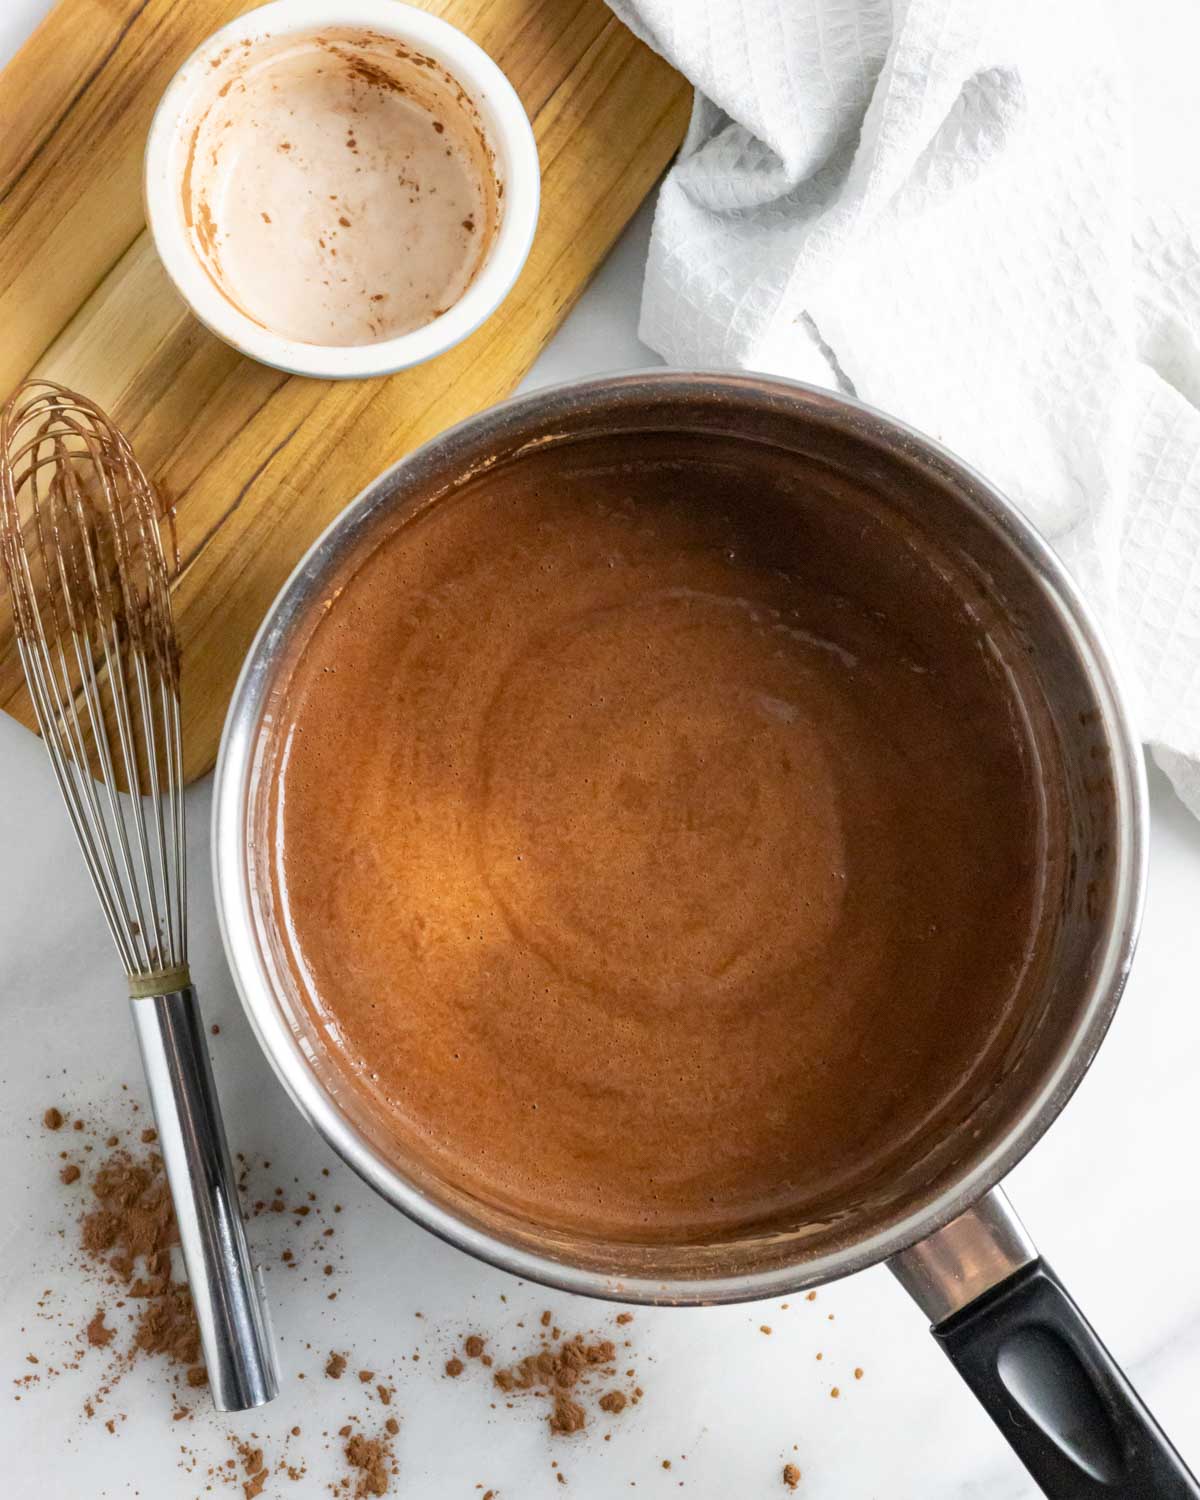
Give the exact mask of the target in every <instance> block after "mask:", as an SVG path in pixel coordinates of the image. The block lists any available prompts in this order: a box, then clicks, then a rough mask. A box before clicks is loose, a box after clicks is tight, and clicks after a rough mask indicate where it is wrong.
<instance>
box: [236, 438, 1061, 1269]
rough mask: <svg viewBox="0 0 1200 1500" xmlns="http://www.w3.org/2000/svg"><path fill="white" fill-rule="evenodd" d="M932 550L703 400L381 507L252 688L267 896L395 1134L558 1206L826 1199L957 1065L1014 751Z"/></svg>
mask: <svg viewBox="0 0 1200 1500" xmlns="http://www.w3.org/2000/svg"><path fill="white" fill-rule="evenodd" d="M960 585H961V580H960V579H959V578H957V577H956V575H955V568H954V565H953V561H952V560H950V559H947V557H945V556H944V555H943V554H942V553H940V552H939V550H938V548H937V547H936V545H935V544H934V543H932V542H931V541H930V540H929V539H928V538H922V537H920V536H917V535H914V534H912V532H911V528H909V529H907V530H906V529H905V527H903V526H902V525H901V524H900V523H899V522H898V521H897V520H896V519H895V518H894V517H892V516H891V515H890V514H889V513H888V510H887V508H886V506H884V505H882V504H881V503H877V502H876V501H875V500H874V499H873V498H872V496H871V494H870V491H869V490H868V489H867V488H866V487H865V486H863V487H859V486H856V485H854V484H853V483H851V482H849V481H847V480H845V479H842V478H838V477H836V476H833V475H830V474H827V473H825V472H823V471H821V470H820V469H819V468H818V466H816V465H815V464H814V465H813V466H812V468H811V471H809V470H806V469H805V468H804V466H803V464H802V463H801V461H800V460H797V461H796V463H795V464H794V465H793V466H792V468H791V469H790V470H789V471H788V473H787V476H786V478H781V477H780V474H779V470H778V466H777V465H776V466H775V467H774V468H772V466H771V465H770V464H769V463H767V461H766V460H765V459H764V460H763V461H762V462H759V461H758V460H756V459H754V458H753V456H751V457H749V458H748V457H747V455H746V452H745V451H744V448H743V447H740V446H737V445H735V444H733V443H732V441H730V440H726V439H723V438H719V437H713V438H710V439H703V438H699V437H694V436H693V437H691V438H689V439H688V440H687V442H686V443H683V442H678V441H676V440H674V439H672V438H671V437H669V436H658V435H649V436H637V437H633V436H626V437H617V438H613V439H605V440H602V441H601V440H596V441H589V442H586V443H578V444H575V445H573V446H572V447H571V448H570V449H569V450H564V449H561V448H557V449H556V448H549V449H546V450H544V451H541V452H536V453H533V454H527V455H525V456H524V457H523V458H522V459H521V460H520V461H519V462H515V463H510V464H508V465H507V466H502V467H500V468H499V469H497V470H495V471H492V472H491V473H488V474H485V475H482V476H480V477H478V478H476V479H474V480H472V481H471V482H469V483H467V484H466V485H464V486H463V487H461V488H460V489H459V490H457V491H456V492H454V493H452V494H451V495H449V496H447V497H445V498H444V499H442V500H440V501H438V502H436V503H434V504H433V505H431V506H428V507H426V508H425V509H423V510H421V511H419V512H417V513H416V514H415V515H413V516H411V517H409V518H407V519H406V520H405V521H404V523H403V524H401V525H399V526H397V527H394V528H393V529H392V530H391V532H390V534H389V535H387V536H386V537H382V538H381V539H380V540H379V542H378V545H377V546H375V548H374V550H373V551H371V552H370V554H369V555H367V556H366V557H365V558H363V559H362V560H361V561H360V562H359V564H358V565H357V567H356V568H355V570H354V571H353V573H352V576H349V577H348V578H346V579H345V580H343V582H342V585H341V586H340V587H339V589H338V590H337V592H336V594H335V595H333V596H332V597H331V599H330V601H329V607H328V608H327V609H326V610H325V612H324V613H323V615H322V616H321V619H320V621H319V623H318V624H316V625H315V627H314V628H313V629H312V632H311V634H310V636H309V639H308V641H307V644H306V646H305V648H304V650H303V652H302V654H301V655H300V656H299V658H298V660H297V661H296V663H295V666H294V670H293V674H292V677H291V680H290V687H289V690H288V692H287V695H286V701H285V702H284V703H283V705H282V712H281V713H280V714H279V715H278V716H277V717H276V728H275V730H274V734H275V737H276V738H275V751H274V757H275V774H274V780H273V782H272V787H273V790H272V793H271V807H270V815H269V822H270V828H269V832H268V838H269V844H268V847H270V848H271V849H272V850H273V851H274V856H273V865H272V876H271V884H272V887H273V889H272V890H271V891H270V892H268V893H266V894H265V897H264V902H265V905H264V909H265V911H266V919H267V921H268V923H269V924H270V925H272V926H273V929H274V931H275V933H276V936H277V938H278V940H279V942H280V944H281V945H282V946H283V948H284V949H285V950H286V955H287V962H288V964H289V966H290V968H291V970H292V974H293V978H294V980H295V983H296V986H297V988H298V990H299V991H300V993H301V996H302V999H303V1003H304V1005H305V1006H306V1007H307V1009H308V1011H309V1013H310V1014H311V1016H312V1018H313V1020H314V1022H315V1033H314V1034H320V1035H323V1037H324V1039H325V1044H326V1045H329V1046H331V1047H332V1048H333V1052H334V1054H335V1056H336V1059H337V1063H338V1066H339V1067H340V1068H341V1069H342V1071H343V1074H344V1077H345V1080H346V1084H347V1086H348V1087H351V1088H353V1089H356V1090H359V1091H363V1092H364V1093H365V1094H367V1095H369V1096H370V1097H371V1099H372V1100H373V1101H374V1104H375V1106H376V1107H378V1108H379V1109H381V1110H383V1111H385V1112H386V1114H387V1116H388V1117H389V1119H390V1120H391V1122H392V1125H393V1128H394V1141H395V1150H396V1152H397V1154H398V1155H399V1156H400V1157H402V1158H404V1157H408V1158H410V1159H412V1160H413V1161H418V1160H419V1161H420V1162H421V1163H422V1164H423V1167H424V1169H426V1170H432V1171H435V1172H437V1173H440V1174H442V1175H443V1176H444V1177H446V1178H447V1179H448V1180H450V1181H452V1182H453V1183H455V1184H456V1185H457V1186H458V1187H460V1188H462V1189H465V1190H466V1191H468V1192H470V1193H472V1194H474V1195H476V1196H477V1197H478V1198H479V1199H480V1200H481V1201H484V1202H487V1203H491V1204H496V1205H501V1206H503V1207H506V1208H509V1209H511V1210H515V1211H517V1212H519V1213H521V1214H523V1215H527V1216H529V1217H530V1218H531V1219H533V1220H534V1221H536V1222H539V1223H542V1224H547V1225H551V1226H556V1227H560V1228H563V1229H566V1230H569V1231H577V1232H586V1233H590V1234H595V1235H598V1236H608V1237H617V1238H621V1237H624V1238H629V1239H642V1240H646V1241H661V1240H673V1241H674V1240H684V1239H695V1238H696V1237H702V1238H710V1239H711V1238H719V1237H722V1236H729V1235H735V1234H739V1233H743V1232H745V1231H746V1229H747V1228H748V1227H751V1226H758V1227H762V1226H767V1227H769V1226H772V1225H779V1226H794V1225H795V1224H797V1223H803V1222H806V1221H809V1222H811V1221H814V1220H816V1219H818V1218H821V1217H828V1216H831V1215H836V1214H838V1213H839V1212H842V1211H844V1210H845V1209H846V1207H847V1205H849V1204H851V1203H853V1201H854V1200H855V1196H856V1195H857V1194H860V1193H862V1192H863V1191H865V1189H866V1186H867V1185H868V1184H871V1183H877V1182H878V1181H880V1180H881V1179H886V1177H887V1174H888V1173H889V1172H890V1171H893V1170H895V1169H897V1164H905V1165H907V1164H910V1163H911V1162H912V1160H913V1159H914V1158H915V1157H918V1156H919V1155H920V1152H921V1151H922V1150H923V1149H924V1147H925V1145H928V1144H932V1143H934V1142H936V1141H937V1140H938V1139H939V1138H940V1135H941V1134H943V1133H944V1132H945V1130H946V1129H947V1122H948V1121H951V1120H955V1119H958V1118H960V1117H961V1116H962V1115H963V1114H965V1113H966V1112H967V1110H968V1108H969V1105H970V1102H971V1100H972V1098H974V1097H975V1096H977V1094H978V1092H979V1090H980V1089H981V1088H984V1087H985V1086H986V1082H985V1081H986V1078H987V1077H988V1075H989V1070H991V1069H994V1067H995V1062H996V1058H997V1056H998V1055H999V1053H1000V1051H1001V1049H1003V1048H1004V1047H1005V1046H1007V1045H1009V1044H1010V1043H1011V1040H1012V1037H1013V1035H1014V1029H1015V1027H1016V1026H1017V1024H1018V1016H1017V1012H1018V1010H1019V1006H1018V1003H1017V1001H1018V994H1019V991H1020V987H1021V983H1022V976H1023V973H1024V970H1025V967H1026V965H1027V964H1028V962H1029V960H1030V955H1031V952H1032V951H1033V947H1034V933H1035V931H1036V927H1037V921H1038V915H1039V905H1040V902H1041V899H1042V882H1041V870H1042V866H1043V858H1042V849H1043V842H1044V837H1045V830H1044V828H1043V826H1042V825H1043V817H1044V814H1043V812H1042V809H1041V800H1040V796H1039V789H1038V768H1037V765H1036V761H1035V758H1034V755H1033V752H1032V749H1031V745H1030V741H1029V735H1028V730H1027V727H1026V723H1025V718H1024V715H1023V712H1022V709H1021V705H1020V702H1019V700H1018V696H1017V693H1016V690H1015V688H1014V686H1013V677H1012V671H1013V668H1012V666H1011V664H1010V662H1009V660H1008V659H1007V656H1006V648H1005V647H1004V645H1003V643H1002V642H1000V641H998V639H997V638H996V636H995V633H994V632H992V631H991V629H990V626H989V624H988V622H987V621H986V620H985V618H984V617H983V616H982V615H981V614H980V613H979V611H978V610H977V609H976V608H975V607H974V606H973V605H972V606H970V607H969V606H968V604H967V603H965V602H964V599H965V597H967V593H969V591H966V592H964V590H963V589H962V588H961V586H960Z"/></svg>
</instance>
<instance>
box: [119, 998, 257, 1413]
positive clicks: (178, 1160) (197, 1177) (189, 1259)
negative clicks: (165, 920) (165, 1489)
mask: <svg viewBox="0 0 1200 1500" xmlns="http://www.w3.org/2000/svg"><path fill="white" fill-rule="evenodd" d="M130 1007H131V1009H132V1011H133V1024H134V1029H135V1031H136V1032H137V1039H138V1046H139V1047H140V1048H141V1053H142V1062H143V1064H144V1065H145V1069H146V1083H147V1085H148V1086H149V1090H150V1099H151V1103H152V1104H153V1107H154V1119H155V1123H156V1124H157V1126H158V1139H159V1145H160V1150H161V1152H162V1158H163V1162H164V1165H165V1166H166V1171H167V1180H168V1182H169V1183H170V1185H171V1196H172V1198H173V1199H174V1203H175V1217H176V1219H177V1221H178V1224H179V1238H180V1242H181V1244H182V1247H183V1258H184V1263H185V1264H186V1266H187V1274H188V1281H189V1282H190V1284H191V1290H192V1300H193V1302H194V1303H195V1307H196V1318H197V1321H198V1323H199V1325H200V1341H201V1344H202V1346H203V1350H204V1361H205V1364H206V1365H207V1367H208V1382H209V1387H210V1389H211V1391H212V1398H213V1404H214V1405H215V1406H216V1408H217V1410H218V1411H246V1410H248V1409H249V1408H251V1407H254V1406H262V1405H263V1404H264V1403H265V1402H267V1401H270V1400H271V1399H272V1398H273V1397H274V1396H275V1395H276V1393H277V1391H278V1388H279V1383H278V1375H277V1372H276V1368H275V1358H274V1351H273V1348H272V1343H271V1333H270V1324H269V1321H268V1317H267V1310H266V1303H265V1301H264V1298H263V1295H262V1290H261V1287H260V1285H259V1282H258V1280H257V1279H256V1277H255V1274H254V1269H253V1267H252V1266H251V1264H250V1252H249V1250H248V1248H247V1245H246V1231H245V1227H244V1226H243V1223H242V1214H241V1209H240V1207H239V1204H238V1196H237V1188H236V1185H235V1182H234V1176H233V1167H232V1164H231V1162H230V1160H229V1147H228V1146H227V1145H226V1143H225V1129H224V1126H223V1125H222V1124H221V1112H220V1107H219V1105H218V1103H217V1091H216V1087H215V1085H214V1083H213V1075H212V1065H211V1064H210V1062H209V1060H208V1047H207V1045H206V1043H205V1038H204V1027H203V1025H202V1024H201V1019H200V1006H199V1003H198V1002H197V999H196V992H195V990H194V989H193V988H192V987H191V986H190V985H188V986H187V987H186V988H184V989H181V990H173V991H172V992H171V993H170V994H166V995H149V996H146V997H145V998H143V999H136V1000H132V1001H130Z"/></svg>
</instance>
